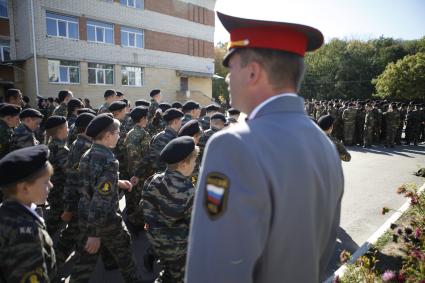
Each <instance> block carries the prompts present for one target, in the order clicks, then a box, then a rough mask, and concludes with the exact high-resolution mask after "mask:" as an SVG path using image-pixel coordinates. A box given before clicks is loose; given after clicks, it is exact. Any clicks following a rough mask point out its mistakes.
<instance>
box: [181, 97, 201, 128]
mask: <svg viewBox="0 0 425 283" xmlns="http://www.w3.org/2000/svg"><path fill="white" fill-rule="evenodd" d="M183 113H184V117H183V119H182V126H184V124H186V123H187V122H189V121H190V120H192V119H199V115H200V114H201V107H200V105H199V104H198V103H196V102H195V101H192V100H190V101H187V102H186V103H185V104H183Z"/></svg>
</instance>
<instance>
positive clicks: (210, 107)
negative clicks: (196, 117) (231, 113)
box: [205, 104, 220, 112]
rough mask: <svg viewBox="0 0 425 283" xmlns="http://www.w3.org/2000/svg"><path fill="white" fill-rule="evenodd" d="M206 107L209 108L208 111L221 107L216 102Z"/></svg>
mask: <svg viewBox="0 0 425 283" xmlns="http://www.w3.org/2000/svg"><path fill="white" fill-rule="evenodd" d="M205 109H206V110H207V112H210V111H218V109H220V107H218V106H217V105H214V104H210V105H208V106H207V107H206V108H205Z"/></svg>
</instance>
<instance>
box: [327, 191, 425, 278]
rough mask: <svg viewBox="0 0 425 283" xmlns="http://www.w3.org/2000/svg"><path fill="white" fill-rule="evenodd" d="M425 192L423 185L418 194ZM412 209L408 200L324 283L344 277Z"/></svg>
mask: <svg viewBox="0 0 425 283" xmlns="http://www.w3.org/2000/svg"><path fill="white" fill-rule="evenodd" d="M424 190H425V183H424V184H423V185H422V187H420V188H419V190H418V193H422V192H423V191H424ZM409 207H410V200H407V201H406V202H405V203H404V204H403V205H402V206H401V207H400V208H399V209H398V210H396V211H395V212H394V214H393V215H391V217H390V218H389V219H388V220H387V221H385V223H384V224H383V225H382V226H381V227H379V228H378V230H376V232H375V233H373V234H372V236H370V237H369V239H367V240H366V242H364V243H363V245H361V246H360V247H359V248H358V249H357V251H356V252H355V253H354V254H353V255H352V256H351V259H350V260H349V261H348V262H347V263H345V264H343V265H341V266H340V267H339V268H338V269H337V270H336V271H335V272H334V274H332V275H331V276H330V277H329V278H328V279H326V281H323V282H324V283H332V281H333V279H334V278H335V276H338V277H340V278H341V277H342V276H343V275H344V273H345V271H346V270H347V264H353V263H354V262H356V260H357V259H358V258H359V257H361V256H362V255H364V254H365V253H366V252H367V251H368V250H369V249H370V247H371V246H372V245H373V244H375V243H376V241H377V240H378V239H379V238H380V237H381V236H382V235H383V234H384V233H385V232H386V231H387V230H388V229H390V226H391V224H392V223H394V222H395V221H397V220H398V219H399V218H400V217H401V216H402V215H403V213H404V212H405V211H406V210H407V209H408V208H409Z"/></svg>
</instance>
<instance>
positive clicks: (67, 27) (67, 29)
mask: <svg viewBox="0 0 425 283" xmlns="http://www.w3.org/2000/svg"><path fill="white" fill-rule="evenodd" d="M48 13H49V14H56V15H58V16H64V17H69V18H72V16H68V15H61V14H57V13H53V12H49V11H46V35H47V36H53V37H60V38H67V39H72V40H78V39H79V38H80V23H79V22H78V19H75V21H70V20H65V19H59V18H52V17H49V16H48ZM47 19H50V20H54V21H55V22H56V32H57V33H56V35H51V34H48V33H47ZM59 21H61V22H65V23H66V36H61V35H59ZM70 23H73V24H77V38H73V37H69V24H70Z"/></svg>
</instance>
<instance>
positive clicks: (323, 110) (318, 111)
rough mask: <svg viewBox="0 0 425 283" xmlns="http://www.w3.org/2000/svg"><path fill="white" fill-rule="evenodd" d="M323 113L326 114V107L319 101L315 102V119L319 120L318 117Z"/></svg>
mask: <svg viewBox="0 0 425 283" xmlns="http://www.w3.org/2000/svg"><path fill="white" fill-rule="evenodd" d="M323 115H326V107H325V106H324V105H322V104H321V103H318V104H316V112H315V117H314V118H315V119H316V121H317V120H319V118H320V117H322V116H323Z"/></svg>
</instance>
